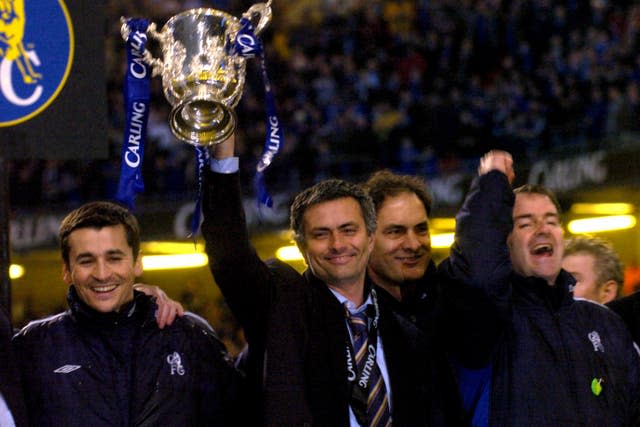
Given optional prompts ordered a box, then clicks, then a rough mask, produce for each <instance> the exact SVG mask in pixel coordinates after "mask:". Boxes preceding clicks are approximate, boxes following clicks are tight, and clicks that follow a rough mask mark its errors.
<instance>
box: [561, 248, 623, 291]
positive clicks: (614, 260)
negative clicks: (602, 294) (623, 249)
mask: <svg viewBox="0 0 640 427" xmlns="http://www.w3.org/2000/svg"><path fill="white" fill-rule="evenodd" d="M576 254H587V255H591V256H593V258H594V260H595V262H594V269H595V273H596V277H597V280H598V283H597V284H598V285H601V284H603V283H605V282H607V281H609V280H613V281H614V282H616V284H617V285H618V292H617V294H618V295H620V292H621V291H622V285H623V284H624V265H623V264H622V261H621V260H620V257H618V254H617V253H616V252H615V251H614V250H613V246H612V245H611V243H609V242H608V241H607V240H604V239H600V238H598V237H589V236H576V237H572V238H570V239H567V240H566V243H565V248H564V256H565V257H566V256H569V255H576Z"/></svg>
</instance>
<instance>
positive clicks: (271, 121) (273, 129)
mask: <svg viewBox="0 0 640 427" xmlns="http://www.w3.org/2000/svg"><path fill="white" fill-rule="evenodd" d="M240 25H241V28H240V31H238V34H237V36H236V46H235V49H236V52H237V53H238V54H239V55H241V56H243V57H247V58H248V57H254V56H257V57H259V58H260V68H261V72H262V81H263V83H264V94H265V101H264V104H265V105H264V107H265V113H266V130H267V134H266V138H265V143H264V148H263V150H262V155H261V156H260V159H259V161H258V165H257V167H256V176H255V187H256V197H257V198H258V201H259V202H260V203H261V204H263V205H265V206H267V207H272V206H273V200H272V199H271V196H270V195H269V192H268V191H267V185H266V182H265V175H264V173H265V170H266V169H267V168H268V167H269V165H270V164H271V162H273V159H274V157H275V156H276V155H277V154H278V152H279V151H280V150H281V149H282V146H283V144H284V131H283V130H282V127H281V126H280V120H279V119H278V112H277V109H276V102H275V96H274V94H273V91H272V89H271V82H270V81H269V76H268V75H267V65H266V61H265V57H264V49H263V48H262V42H261V41H260V39H259V38H258V37H257V36H256V35H255V33H254V29H253V25H252V24H251V21H249V20H248V19H246V18H242V19H241V20H240Z"/></svg>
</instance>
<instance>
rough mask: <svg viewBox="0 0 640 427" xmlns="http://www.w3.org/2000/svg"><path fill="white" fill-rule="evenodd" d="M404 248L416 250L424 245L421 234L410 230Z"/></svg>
mask: <svg viewBox="0 0 640 427" xmlns="http://www.w3.org/2000/svg"><path fill="white" fill-rule="evenodd" d="M403 243H404V248H405V249H410V250H412V251H416V250H418V249H419V248H420V246H422V242H421V240H420V238H419V236H418V235H417V234H416V232H414V231H409V232H407V234H406V235H405V237H404V241H403Z"/></svg>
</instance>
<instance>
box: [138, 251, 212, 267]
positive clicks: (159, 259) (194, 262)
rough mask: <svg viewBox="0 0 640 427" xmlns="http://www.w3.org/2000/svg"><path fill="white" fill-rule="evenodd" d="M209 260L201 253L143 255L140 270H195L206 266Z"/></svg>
mask: <svg viewBox="0 0 640 427" xmlns="http://www.w3.org/2000/svg"><path fill="white" fill-rule="evenodd" d="M208 262H209V258H208V257H207V255H206V254H203V253H191V254H176V255H145V256H143V257H142V268H143V269H144V270H145V271H149V270H171V269H178V268H196V267H203V266H205V265H207V263H208Z"/></svg>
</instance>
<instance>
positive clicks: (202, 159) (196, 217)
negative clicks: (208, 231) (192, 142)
mask: <svg viewBox="0 0 640 427" xmlns="http://www.w3.org/2000/svg"><path fill="white" fill-rule="evenodd" d="M195 148H196V161H197V163H198V164H197V167H196V185H197V188H198V189H197V192H196V205H195V207H194V208H193V216H192V217H191V234H190V235H189V236H188V237H192V238H193V239H194V243H195V239H196V235H197V233H198V228H200V215H201V208H200V207H201V204H202V186H203V176H204V168H205V167H206V166H207V165H208V164H209V150H207V148H206V147H202V146H200V145H198V146H196V147H195Z"/></svg>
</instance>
